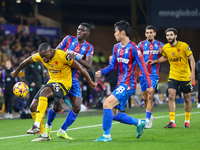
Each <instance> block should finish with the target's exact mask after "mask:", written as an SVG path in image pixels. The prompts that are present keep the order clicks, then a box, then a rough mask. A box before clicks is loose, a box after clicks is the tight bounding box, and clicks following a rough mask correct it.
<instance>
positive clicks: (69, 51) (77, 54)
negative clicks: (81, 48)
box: [66, 49, 84, 59]
mask: <svg viewBox="0 0 200 150" xmlns="http://www.w3.org/2000/svg"><path fill="white" fill-rule="evenodd" d="M66 52H67V53H70V54H74V55H76V56H78V57H79V58H80V59H82V58H83V57H84V55H82V54H79V53H77V52H74V51H71V50H69V49H67V51H66Z"/></svg>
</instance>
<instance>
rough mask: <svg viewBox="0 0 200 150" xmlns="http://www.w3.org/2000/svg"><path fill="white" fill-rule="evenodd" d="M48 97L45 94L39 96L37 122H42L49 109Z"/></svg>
mask: <svg viewBox="0 0 200 150" xmlns="http://www.w3.org/2000/svg"><path fill="white" fill-rule="evenodd" d="M47 100H48V99H47V98H46V97H44V96H40V97H39V102H38V107H37V111H36V119H35V121H37V122H41V120H42V118H43V116H44V113H45V111H46V109H47V105H48V102H47Z"/></svg>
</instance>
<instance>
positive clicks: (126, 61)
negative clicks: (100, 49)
mask: <svg viewBox="0 0 200 150" xmlns="http://www.w3.org/2000/svg"><path fill="white" fill-rule="evenodd" d="M117 61H118V62H123V63H125V64H128V62H129V59H125V58H117Z"/></svg>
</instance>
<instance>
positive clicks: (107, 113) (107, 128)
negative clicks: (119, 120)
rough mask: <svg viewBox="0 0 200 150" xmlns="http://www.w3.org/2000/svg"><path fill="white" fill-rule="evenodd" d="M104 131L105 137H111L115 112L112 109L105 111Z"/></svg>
mask: <svg viewBox="0 0 200 150" xmlns="http://www.w3.org/2000/svg"><path fill="white" fill-rule="evenodd" d="M103 113H104V115H103V130H104V133H103V134H104V135H110V131H111V126H112V120H113V112H112V109H103Z"/></svg>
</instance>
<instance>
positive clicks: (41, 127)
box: [40, 118, 46, 134]
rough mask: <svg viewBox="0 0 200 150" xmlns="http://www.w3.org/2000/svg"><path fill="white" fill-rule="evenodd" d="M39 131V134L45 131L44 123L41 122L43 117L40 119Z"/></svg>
mask: <svg viewBox="0 0 200 150" xmlns="http://www.w3.org/2000/svg"><path fill="white" fill-rule="evenodd" d="M40 133H41V134H43V133H46V132H45V127H44V124H43V118H42V120H41V122H40Z"/></svg>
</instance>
